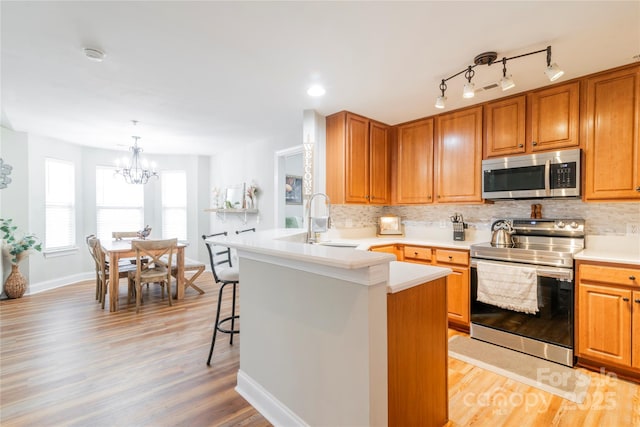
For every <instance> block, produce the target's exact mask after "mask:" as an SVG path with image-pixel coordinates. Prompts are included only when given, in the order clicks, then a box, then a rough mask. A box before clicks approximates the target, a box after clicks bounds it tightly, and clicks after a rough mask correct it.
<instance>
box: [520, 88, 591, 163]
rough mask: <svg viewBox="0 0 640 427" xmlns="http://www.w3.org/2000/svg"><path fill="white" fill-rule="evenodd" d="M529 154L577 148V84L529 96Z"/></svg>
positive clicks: (578, 101) (578, 106)
mask: <svg viewBox="0 0 640 427" xmlns="http://www.w3.org/2000/svg"><path fill="white" fill-rule="evenodd" d="M529 110H530V114H531V116H530V126H529V128H530V130H531V135H530V140H531V151H534V152H535V151H545V150H547V151H548V150H556V149H559V148H575V147H578V146H579V145H580V139H579V131H580V122H579V119H580V82H574V83H569V84H565V85H558V86H553V87H550V88H548V89H543V90H539V91H535V92H532V93H531V94H529Z"/></svg>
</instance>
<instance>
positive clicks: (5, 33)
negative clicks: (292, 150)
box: [0, 0, 640, 155]
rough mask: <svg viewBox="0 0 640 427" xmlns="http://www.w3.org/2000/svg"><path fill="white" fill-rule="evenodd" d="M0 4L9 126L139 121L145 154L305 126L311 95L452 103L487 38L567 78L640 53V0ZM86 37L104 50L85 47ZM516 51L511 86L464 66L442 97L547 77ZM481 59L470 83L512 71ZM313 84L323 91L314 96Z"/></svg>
mask: <svg viewBox="0 0 640 427" xmlns="http://www.w3.org/2000/svg"><path fill="white" fill-rule="evenodd" d="M0 8H1V9H0V12H1V33H0V34H1V40H0V42H1V48H2V57H1V61H2V62H1V64H0V66H1V73H2V74H1V81H0V83H1V86H0V89H1V101H2V117H1V118H2V125H3V126H5V127H7V128H9V129H13V130H15V131H21V132H29V133H33V134H39V135H43V136H48V137H52V138H56V139H60V140H64V141H69V142H73V143H77V144H82V145H88V146H98V147H106V148H112V149H126V147H127V146H128V145H130V144H131V142H132V139H131V136H132V135H134V134H138V135H140V136H141V137H142V139H141V140H140V144H141V145H142V146H143V147H144V149H145V151H146V152H150V153H189V154H204V155H209V154H215V153H216V152H219V151H220V150H225V149H228V148H229V147H232V146H237V145H239V144H246V143H260V142H262V141H269V140H277V139H278V138H294V139H295V138H298V135H300V138H301V135H302V114H303V111H304V110H305V109H315V110H317V111H318V112H319V113H321V114H331V113H333V112H336V111H340V110H349V111H354V112H357V113H360V114H363V115H365V116H368V117H371V118H374V119H377V120H379V121H382V122H385V123H387V124H397V123H401V122H404V121H408V120H412V119H416V118H420V117H425V116H428V115H433V114H436V113H439V112H441V111H442V110H436V109H435V108H434V101H435V98H436V97H437V96H438V95H439V94H440V92H439V90H438V85H439V83H440V81H441V79H443V78H446V77H449V76H450V75H452V74H455V73H457V72H458V71H460V70H462V69H464V68H466V67H467V66H468V65H471V64H473V58H474V57H475V56H476V55H477V54H479V53H482V52H485V51H497V52H498V58H499V59H500V58H502V57H503V56H507V57H510V56H515V55H519V54H522V53H526V52H530V51H533V50H539V49H545V48H546V46H547V45H551V46H552V53H553V61H554V62H557V63H558V65H559V66H560V67H561V68H562V69H564V70H565V76H564V77H563V78H562V80H567V79H571V78H574V77H578V76H582V75H585V74H589V73H592V72H595V71H599V70H604V69H607V68H612V67H615V66H618V65H623V64H628V63H631V62H633V61H637V60H638V59H637V58H635V59H634V58H633V57H634V56H636V55H639V54H640V2H638V1H627V2H614V1H602V2H597V1H568V2H560V1H554V2H544V1H533V2H525V1H509V2H505V1H499V2H482V1H472V2H459V1H447V2H444V1H439V2H397V1H391V2H307V1H301V2H271V1H268V2H263V1H260V2H238V1H236V2H213V1H199V2H185V1H129V2H126V1H125V2H112V1H102V2H101V1H86V2H73V1H69V2H58V1H48V2H26V1H16V2H13V1H6V0H3V1H2V2H1V3H0ZM84 47H92V48H97V49H100V50H102V51H104V52H105V53H106V58H105V59H104V61H103V62H101V63H98V62H92V61H89V60H88V59H87V58H86V57H85V56H84V54H83V50H82V49H83V48H84ZM507 65H508V73H510V74H513V78H514V80H515V82H516V85H517V86H516V88H515V89H512V90H511V91H509V92H504V93H503V92H502V91H501V90H500V89H498V88H496V89H492V90H486V91H483V92H480V93H479V94H478V96H477V97H476V98H475V99H473V100H463V99H462V97H461V92H462V86H463V84H464V81H465V79H464V77H463V76H459V77H456V78H454V79H451V80H450V81H449V82H448V90H447V96H448V104H447V109H446V110H444V111H448V110H452V109H454V108H460V107H464V106H465V105H470V104H473V103H477V102H482V101H486V100H489V99H494V98H499V97H502V96H505V95H508V94H510V93H517V92H519V91H524V90H528V89H532V88H536V87H540V86H544V85H548V84H549V82H548V80H547V79H546V77H545V75H544V73H543V71H544V67H545V66H546V56H545V54H543V53H541V54H536V55H531V56H528V57H525V58H522V59H518V60H513V61H509V62H508V64H507ZM475 71H476V74H475V77H474V82H475V83H476V87H479V86H483V85H484V84H486V83H491V82H495V81H497V80H499V78H500V77H502V69H501V66H500V65H493V66H490V67H489V66H478V67H476V69H475ZM311 83H321V84H323V85H324V86H325V87H326V89H327V93H326V95H325V96H324V97H322V98H310V97H309V96H308V95H307V94H306V90H307V88H308V86H309V85H310V84H311ZM131 120H138V121H139V122H140V123H139V125H138V127H137V129H135V130H134V129H133V125H132V124H131ZM300 142H301V141H300ZM297 143H298V141H292V144H291V145H295V144H297Z"/></svg>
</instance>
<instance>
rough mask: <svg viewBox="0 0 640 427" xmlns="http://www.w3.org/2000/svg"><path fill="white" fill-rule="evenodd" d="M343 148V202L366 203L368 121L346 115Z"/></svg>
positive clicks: (367, 184) (367, 183) (367, 188)
mask: <svg viewBox="0 0 640 427" xmlns="http://www.w3.org/2000/svg"><path fill="white" fill-rule="evenodd" d="M345 148H346V151H345V161H346V171H345V178H346V189H345V191H346V194H345V202H347V203H367V202H368V199H367V196H368V195H369V120H367V119H365V118H364V117H360V116H356V115H353V114H347V140H346V147H345Z"/></svg>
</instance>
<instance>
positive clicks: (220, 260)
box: [202, 231, 240, 366]
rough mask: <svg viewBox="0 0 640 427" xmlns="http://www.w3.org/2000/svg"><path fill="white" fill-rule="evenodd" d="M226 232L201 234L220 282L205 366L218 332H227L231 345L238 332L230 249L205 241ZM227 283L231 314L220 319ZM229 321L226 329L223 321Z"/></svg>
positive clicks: (236, 278)
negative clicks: (222, 267)
mask: <svg viewBox="0 0 640 427" xmlns="http://www.w3.org/2000/svg"><path fill="white" fill-rule="evenodd" d="M226 235H227V232H226V231H225V232H223V233H216V234H210V235H208V236H207V235H202V240H204V243H205V245H206V246H207V250H208V251H209V261H210V262H211V272H212V273H213V278H214V280H215V282H216V283H219V284H220V290H219V291H218V308H217V309H216V321H215V323H214V325H213V338H212V339H211V349H210V350H209V358H208V359H207V366H211V357H212V356H213V347H214V346H215V344H216V336H217V335H218V332H222V333H224V334H229V335H230V338H229V344H230V345H233V336H234V335H235V334H239V333H240V329H239V328H238V329H235V321H236V319H240V316H239V315H237V314H236V288H237V286H238V283H239V280H240V279H239V274H238V268H237V267H233V265H232V264H231V249H230V248H228V247H225V248H224V249H223V250H220V247H219V246H218V248H216V245H215V244H214V243H210V242H207V240H206V239H207V238H209V237H216V236H226ZM223 264H229V266H228V267H227V268H224V269H221V268H220V266H221V265H223ZM227 285H232V287H233V297H232V300H231V316H228V317H225V318H223V319H220V306H221V305H222V291H223V290H224V288H225V287H226V286H227ZM225 322H231V328H229V329H227V328H225V327H223V325H222V324H223V323H225Z"/></svg>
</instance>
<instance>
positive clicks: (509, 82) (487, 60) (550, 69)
mask: <svg viewBox="0 0 640 427" xmlns="http://www.w3.org/2000/svg"><path fill="white" fill-rule="evenodd" d="M542 52H546V53H547V68H546V70H545V74H546V75H547V78H548V79H549V80H550V81H552V82H553V81H556V80H557V79H559V78H560V77H561V76H562V75H563V74H564V71H562V70H561V69H560V68H559V67H558V64H556V63H553V64H552V63H551V46H547V48H546V49H540V50H536V51H533V52H528V53H523V54H522V55H516V56H511V57H509V58H507V57H503V58H502V59H501V60H500V62H502V79H501V80H500V86H501V88H502V90H503V91H504V90H508V89H511V88H513V87H515V83H514V81H513V79H512V78H511V76H507V61H511V60H513V59H518V58H523V57H525V56H529V55H535V54H537V53H542ZM497 58H498V54H497V53H496V52H484V53H481V54H479V55H477V56H476V57H475V58H474V59H473V65H469V66H468V67H467V68H465V69H463V70H461V71H459V72H457V73H455V74H453V75H452V76H449V77H447V78H446V79H442V82H441V83H440V86H439V89H440V92H441V95H440V96H438V98H436V104H435V106H436V108H444V107H445V102H446V100H447V97H446V96H445V91H446V90H447V82H448V81H449V80H451V79H453V78H454V77H457V76H459V75H461V74H463V73H464V77H465V78H466V79H467V83H465V85H464V89H463V92H462V97H463V98H473V96H474V95H475V89H474V84H473V82H472V81H471V79H472V78H473V76H474V74H475V71H474V70H473V69H474V68H475V67H477V66H478V65H492V64H493V63H495V62H496V59H497Z"/></svg>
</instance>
